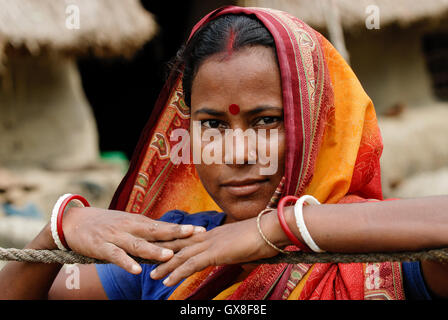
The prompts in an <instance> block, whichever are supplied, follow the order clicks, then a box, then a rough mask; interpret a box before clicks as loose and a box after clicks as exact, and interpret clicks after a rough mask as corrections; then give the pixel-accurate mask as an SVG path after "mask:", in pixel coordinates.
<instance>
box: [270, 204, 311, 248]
mask: <svg viewBox="0 0 448 320" xmlns="http://www.w3.org/2000/svg"><path fill="white" fill-rule="evenodd" d="M297 200H299V198H297V197H295V196H286V197H283V198H282V199H280V201H279V203H278V206H277V216H278V221H279V222H280V226H281V227H282V229H283V232H285V234H286V236H287V237H288V239H289V240H291V242H292V243H293V244H294V245H295V246H297V247H298V248H299V249H300V250H302V251H306V252H310V251H311V250H310V249H309V248H308V247H307V246H306V245H304V244H303V243H302V242H300V241H299V239H297V237H296V236H295V235H294V233H292V231H291V229H289V226H288V224H287V223H286V219H285V214H284V211H283V208H284V206H285V204H286V203H287V202H290V201H294V202H295V201H297Z"/></svg>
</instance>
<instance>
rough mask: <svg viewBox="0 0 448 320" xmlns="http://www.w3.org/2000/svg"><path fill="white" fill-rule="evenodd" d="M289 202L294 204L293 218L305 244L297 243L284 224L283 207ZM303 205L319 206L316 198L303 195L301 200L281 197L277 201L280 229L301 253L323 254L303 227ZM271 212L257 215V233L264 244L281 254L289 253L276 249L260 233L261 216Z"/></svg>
mask: <svg viewBox="0 0 448 320" xmlns="http://www.w3.org/2000/svg"><path fill="white" fill-rule="evenodd" d="M289 202H295V205H294V216H295V218H296V224H297V228H298V229H299V232H300V235H301V236H302V239H303V241H304V242H305V244H303V243H302V242H300V241H299V239H298V238H297V237H296V236H295V235H294V233H293V232H292V231H291V229H290V228H289V226H288V224H287V223H286V219H285V214H284V207H285V204H287V203H289ZM304 203H307V204H312V205H316V204H320V202H319V201H317V199H316V198H314V197H313V196H310V195H305V196H303V197H301V198H298V197H295V196H286V197H283V198H282V199H281V200H280V201H279V203H278V206H277V216H278V220H279V223H280V226H281V227H282V229H283V231H284V232H285V234H286V236H287V237H288V239H289V240H290V241H291V242H292V243H293V244H294V245H295V246H296V247H297V248H299V249H300V250H301V251H305V252H310V251H314V252H317V253H321V252H325V251H324V250H322V249H321V248H319V246H318V245H317V244H316V243H315V242H314V240H313V238H312V237H311V235H310V233H309V232H308V229H307V227H306V225H305V220H304V219H303V205H304ZM272 210H273V209H265V210H263V211H261V212H260V213H259V215H258V217H257V226H258V231H259V233H260V235H261V237H262V238H263V239H264V240H265V241H266V243H267V244H269V245H270V246H271V247H273V248H274V249H275V250H277V251H279V252H282V253H290V251H285V250H282V249H280V248H278V247H277V246H276V245H274V244H273V243H271V242H270V241H269V240H268V239H267V238H266V236H265V235H264V234H263V232H262V231H261V227H260V218H261V216H262V215H263V214H265V213H267V212H269V211H272Z"/></svg>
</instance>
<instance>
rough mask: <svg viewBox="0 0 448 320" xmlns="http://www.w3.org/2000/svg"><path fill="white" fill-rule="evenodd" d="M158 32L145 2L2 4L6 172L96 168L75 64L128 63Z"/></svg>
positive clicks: (1, 157)
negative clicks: (90, 59) (90, 58)
mask: <svg viewBox="0 0 448 320" xmlns="http://www.w3.org/2000/svg"><path fill="white" fill-rule="evenodd" d="M156 31H157V26H156V23H155V20H154V18H153V16H152V15H151V14H150V13H149V12H147V11H146V10H145V9H144V8H143V7H142V5H141V4H140V2H139V1H138V0H120V1H114V0H0V145H1V146H2V148H0V165H5V166H20V165H32V166H33V165H38V164H39V165H43V166H48V167H72V168H78V167H82V166H86V165H88V164H90V163H92V162H94V161H95V160H96V159H97V158H98V155H99V146H98V134H97V130H96V123H95V119H94V116H93V113H92V110H91V108H90V106H89V103H88V101H87V99H86V97H85V95H84V91H83V88H82V84H81V80H80V75H79V72H78V68H77V66H76V60H75V58H76V57H77V56H79V55H87V54H89V55H90V54H91V55H95V56H99V57H111V56H125V57H129V56H130V55H132V54H133V53H134V52H135V51H136V50H137V49H139V48H140V47H142V46H143V44H144V43H145V42H147V41H148V40H150V39H151V38H152V37H153V36H154V34H155V33H156ZM2 55H3V58H2ZM2 63H3V68H2Z"/></svg>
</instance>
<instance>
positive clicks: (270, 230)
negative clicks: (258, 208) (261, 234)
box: [264, 206, 303, 248]
mask: <svg viewBox="0 0 448 320" xmlns="http://www.w3.org/2000/svg"><path fill="white" fill-rule="evenodd" d="M284 215H285V220H286V223H287V224H288V226H289V228H290V230H291V232H292V233H293V234H294V235H295V236H296V237H297V239H298V240H299V241H300V242H303V239H302V238H301V236H300V233H299V230H298V228H297V225H296V222H295V216H294V207H293V206H288V207H285V208H284ZM266 220H268V221H267V222H266V223H265V224H264V225H266V227H264V228H266V236H267V238H268V239H269V240H270V241H271V242H272V243H274V244H275V245H276V246H278V247H280V248H284V247H286V246H289V245H293V243H292V242H291V240H290V239H289V238H288V237H287V236H286V234H285V232H284V231H283V229H282V227H281V225H280V222H279V221H278V216H277V210H273V211H272V212H270V213H268V214H266Z"/></svg>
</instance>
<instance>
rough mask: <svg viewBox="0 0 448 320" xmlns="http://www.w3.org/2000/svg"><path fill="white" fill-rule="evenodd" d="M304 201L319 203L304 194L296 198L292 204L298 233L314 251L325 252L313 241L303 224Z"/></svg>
mask: <svg viewBox="0 0 448 320" xmlns="http://www.w3.org/2000/svg"><path fill="white" fill-rule="evenodd" d="M304 202H306V203H308V204H314V205H315V204H320V202H319V201H317V199H316V198H314V197H313V196H309V195H305V196H303V197H301V198H300V199H299V200H297V202H296V204H295V205H294V215H295V217H296V223H297V228H298V229H299V232H300V235H301V236H302V239H303V241H304V242H305V243H306V244H307V245H308V247H309V248H310V249H311V250H313V251H314V252H319V253H321V252H325V251H324V250H322V249H321V248H319V246H318V245H317V244H316V243H315V242H314V240H313V238H311V235H310V233H309V232H308V229H307V228H306V225H305V220H304V219H303V203H304Z"/></svg>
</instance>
